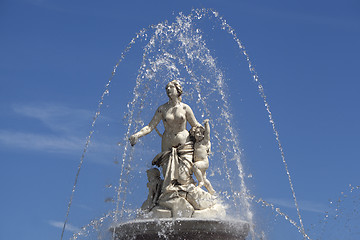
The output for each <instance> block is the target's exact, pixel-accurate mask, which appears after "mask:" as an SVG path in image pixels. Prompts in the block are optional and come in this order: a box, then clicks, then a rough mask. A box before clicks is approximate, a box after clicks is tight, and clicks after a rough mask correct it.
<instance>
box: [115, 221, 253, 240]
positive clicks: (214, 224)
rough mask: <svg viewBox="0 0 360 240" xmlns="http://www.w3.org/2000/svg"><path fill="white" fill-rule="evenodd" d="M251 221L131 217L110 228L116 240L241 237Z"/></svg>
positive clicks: (227, 239)
mask: <svg viewBox="0 0 360 240" xmlns="http://www.w3.org/2000/svg"><path fill="white" fill-rule="evenodd" d="M249 228H250V225H249V223H247V222H244V221H234V220H232V221H230V220H218V219H194V218H180V219H179V218H178V219H172V218H163V219H146V220H134V221H130V222H126V223H121V224H119V225H118V226H116V227H114V228H111V229H110V230H111V231H115V233H116V239H117V240H120V239H121V240H126V239H134V240H155V239H168V240H179V239H181V240H185V239H186V240H194V239H195V240H196V239H198V240H203V239H211V240H244V239H245V238H246V236H247V235H248V232H249Z"/></svg>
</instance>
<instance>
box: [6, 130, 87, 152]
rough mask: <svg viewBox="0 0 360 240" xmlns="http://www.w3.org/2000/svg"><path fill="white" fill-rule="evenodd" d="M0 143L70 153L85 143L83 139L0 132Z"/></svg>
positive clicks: (29, 148)
mask: <svg viewBox="0 0 360 240" xmlns="http://www.w3.org/2000/svg"><path fill="white" fill-rule="evenodd" d="M0 142H1V143H2V144H4V145H8V146H14V147H16V148H23V149H28V150H41V151H49V152H69V151H70V152H71V151H79V149H80V148H81V146H83V145H84V142H85V141H84V139H80V138H76V137H71V136H70V137H61V136H52V135H41V134H33V133H22V132H10V131H0Z"/></svg>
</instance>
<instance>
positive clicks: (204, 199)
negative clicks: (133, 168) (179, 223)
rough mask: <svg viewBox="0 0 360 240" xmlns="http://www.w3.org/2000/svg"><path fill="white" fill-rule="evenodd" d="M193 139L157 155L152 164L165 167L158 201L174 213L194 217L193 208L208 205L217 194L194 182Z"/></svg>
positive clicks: (174, 214) (197, 208)
mask: <svg viewBox="0 0 360 240" xmlns="http://www.w3.org/2000/svg"><path fill="white" fill-rule="evenodd" d="M193 158H194V143H193V142H191V141H189V142H186V143H185V144H183V145H180V146H178V147H172V148H171V150H168V151H164V152H161V153H159V154H158V155H156V156H155V158H154V160H153V161H152V164H153V165H156V166H158V167H161V168H162V171H163V176H164V181H163V184H162V189H161V194H160V197H159V201H158V204H159V206H160V207H164V208H167V209H170V210H171V213H172V216H173V217H191V216H192V214H193V213H194V210H202V209H208V208H210V207H211V206H213V205H214V204H215V198H214V197H213V196H212V195H211V194H209V193H208V192H205V191H204V190H202V189H201V188H197V187H195V185H194V183H195V182H194V180H193V178H192V176H191V175H192V167H193Z"/></svg>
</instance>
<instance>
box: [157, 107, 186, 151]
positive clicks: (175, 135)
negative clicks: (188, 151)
mask: <svg viewBox="0 0 360 240" xmlns="http://www.w3.org/2000/svg"><path fill="white" fill-rule="evenodd" d="M161 113H162V120H163V123H164V128H165V131H164V133H163V137H162V151H166V150H169V149H171V147H176V146H179V145H181V144H184V143H185V142H187V141H188V138H189V132H188V131H187V130H186V122H187V119H186V105H185V104H183V103H179V104H177V105H176V106H169V105H168V104H167V103H166V104H164V105H163V106H162V109H161Z"/></svg>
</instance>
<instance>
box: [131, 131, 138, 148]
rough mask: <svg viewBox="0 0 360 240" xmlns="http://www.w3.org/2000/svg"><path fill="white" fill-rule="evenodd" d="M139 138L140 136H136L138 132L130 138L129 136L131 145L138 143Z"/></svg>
mask: <svg viewBox="0 0 360 240" xmlns="http://www.w3.org/2000/svg"><path fill="white" fill-rule="evenodd" d="M137 140H138V137H137V136H136V134H134V135H132V136H131V137H130V138H129V141H130V144H131V146H134V145H135V144H136V142H137Z"/></svg>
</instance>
